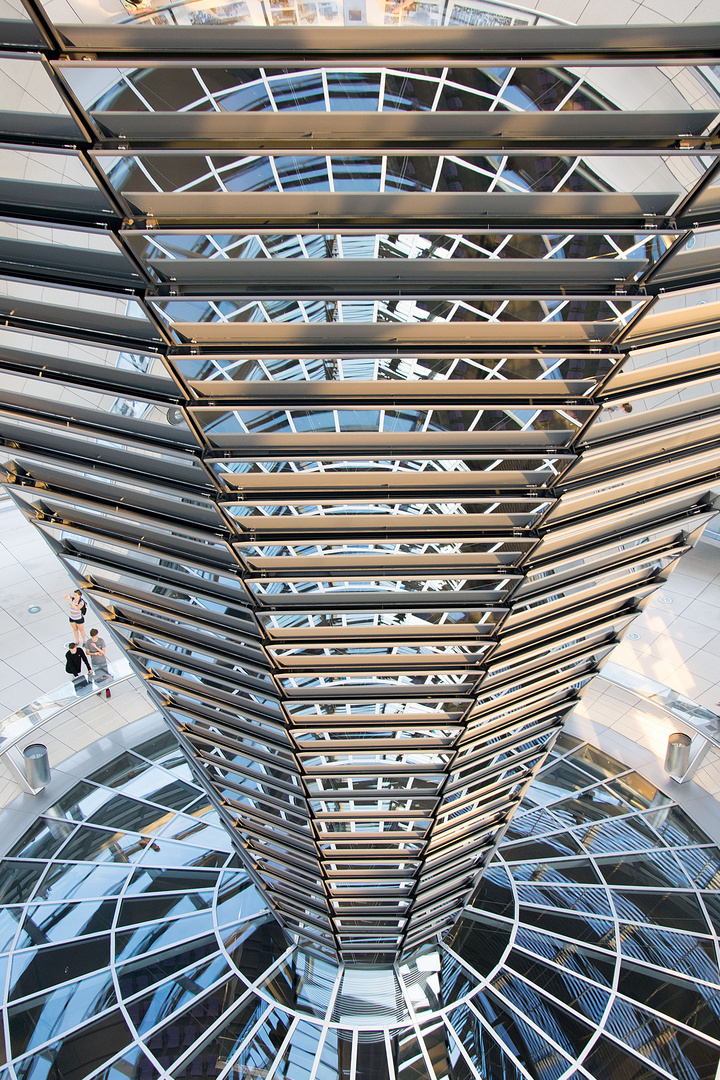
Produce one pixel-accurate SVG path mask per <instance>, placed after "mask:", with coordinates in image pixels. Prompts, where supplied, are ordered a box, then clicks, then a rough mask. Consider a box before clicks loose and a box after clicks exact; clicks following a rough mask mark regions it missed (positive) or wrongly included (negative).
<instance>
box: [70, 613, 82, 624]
mask: <svg viewBox="0 0 720 1080" xmlns="http://www.w3.org/2000/svg"><path fill="white" fill-rule="evenodd" d="M68 622H71V623H75V625H76V626H80V625H81V624H82V623H84V622H85V616H84V615H81V616H80V618H79V619H73V617H72V615H71V616H70V618H69V619H68Z"/></svg>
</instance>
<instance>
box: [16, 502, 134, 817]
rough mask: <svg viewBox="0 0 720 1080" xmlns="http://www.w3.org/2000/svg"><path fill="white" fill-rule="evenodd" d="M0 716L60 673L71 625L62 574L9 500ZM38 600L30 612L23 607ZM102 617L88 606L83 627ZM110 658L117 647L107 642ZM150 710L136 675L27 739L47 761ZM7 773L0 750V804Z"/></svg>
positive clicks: (48, 686) (68, 584) (56, 761)
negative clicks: (38, 746)
mask: <svg viewBox="0 0 720 1080" xmlns="http://www.w3.org/2000/svg"><path fill="white" fill-rule="evenodd" d="M0 586H1V587H0V717H4V716H7V715H8V714H9V713H12V712H15V710H16V709H21V708H22V707H23V706H24V705H27V704H29V702H31V701H33V700H34V699H35V698H36V697H38V696H39V695H40V694H42V693H44V692H45V691H47V690H52V689H53V688H54V687H56V686H59V685H60V684H61V683H63V682H65V681H66V680H67V675H66V674H65V653H66V651H67V646H68V642H69V641H71V640H72V631H71V629H70V624H69V622H68V616H67V606H68V605H67V601H66V600H63V596H64V594H65V593H68V592H71V591H72V589H73V588H74V587H75V583H74V582H73V580H72V578H71V577H70V575H69V574H68V573H67V572H66V571H65V570H64V569H63V567H62V565H61V564H60V562H59V561H58V559H57V558H56V557H55V555H54V554H53V552H52V551H51V550H50V548H49V547H48V545H47V544H46V543H45V541H44V540H43V538H42V537H41V536H39V535H38V533H37V531H36V530H35V528H34V526H32V525H30V524H28V522H26V521H25V519H24V518H23V516H22V514H21V513H20V511H19V510H17V509H16V508H15V507H14V505H12V504H11V503H2V504H0ZM31 607H38V608H39V609H40V610H39V611H37V612H35V613H31V612H30V611H29V610H28V609H29V608H31ZM94 625H95V626H97V627H98V629H100V630H101V636H102V629H101V628H102V621H101V620H100V619H99V618H97V617H93V614H92V610H91V609H89V610H88V613H87V615H86V617H85V629H86V633H87V631H88V630H89V629H90V627H92V626H94ZM107 651H108V656H109V658H110V659H111V660H113V659H116V657H117V656H118V655H119V654H118V652H117V650H116V649H115V648H114V647H113V646H112V645H109V646H108V650H107ZM154 711H155V706H154V705H152V704H151V702H150V700H149V698H148V696H147V694H146V693H145V691H144V690H143V688H142V681H141V680H140V679H137V678H135V679H131V680H129V681H128V682H123V683H119V684H117V685H116V686H114V687H113V688H112V697H111V698H109V699H108V698H106V697H100V698H99V697H96V696H95V695H94V694H93V695H92V696H91V697H89V698H86V699H85V700H84V701H79V702H78V704H77V705H75V706H74V707H73V708H72V709H68V710H66V711H65V712H63V713H61V714H60V715H59V716H58V717H56V718H55V719H54V720H51V721H50V722H49V723H47V724H45V725H43V727H42V728H39V729H37V728H36V729H35V730H34V732H33V735H32V737H31V738H28V740H27V742H28V743H30V742H43V743H44V744H45V745H46V746H47V748H48V755H49V758H50V765H51V768H55V767H56V766H58V765H60V764H61V763H62V762H64V761H66V760H67V759H68V758H70V757H71V756H72V755H73V754H75V753H76V752H77V751H78V750H82V749H83V748H84V747H86V746H88V745H89V744H90V743H93V742H95V741H96V740H97V739H100V738H102V737H103V736H106V735H109V734H110V732H112V731H116V730H117V729H118V728H122V727H124V726H125V725H126V724H129V723H132V722H133V721H135V720H138V719H140V718H142V717H144V716H150V714H152V713H153V712H154ZM20 792H21V788H20V787H19V785H18V784H17V782H16V781H15V779H14V777H13V773H12V771H11V770H9V769H8V766H7V764H6V763H5V762H4V761H3V760H2V758H0V806H5V805H7V803H8V802H10V801H11V800H12V799H14V798H15V797H16V796H17V795H18V794H20Z"/></svg>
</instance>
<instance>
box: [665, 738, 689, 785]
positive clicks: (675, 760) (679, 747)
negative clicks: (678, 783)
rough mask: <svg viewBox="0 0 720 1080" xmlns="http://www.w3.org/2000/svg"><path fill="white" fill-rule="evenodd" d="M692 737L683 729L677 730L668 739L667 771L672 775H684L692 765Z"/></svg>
mask: <svg viewBox="0 0 720 1080" xmlns="http://www.w3.org/2000/svg"><path fill="white" fill-rule="evenodd" d="M691 745H692V739H691V738H690V736H689V735H686V734H685V733H684V732H682V731H675V732H673V734H672V735H671V736H670V738H669V739H668V744H667V752H666V754H665V772H666V773H669V774H670V776H684V775H685V773H686V772H687V771H688V767H689V765H690V747H691Z"/></svg>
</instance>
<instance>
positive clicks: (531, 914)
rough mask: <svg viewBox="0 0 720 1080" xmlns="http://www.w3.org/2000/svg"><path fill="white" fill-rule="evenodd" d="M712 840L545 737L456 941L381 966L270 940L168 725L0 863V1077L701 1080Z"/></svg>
mask: <svg viewBox="0 0 720 1080" xmlns="http://www.w3.org/2000/svg"><path fill="white" fill-rule="evenodd" d="M719 887H720V851H719V850H718V847H717V846H716V845H715V844H713V843H712V842H711V841H710V840H709V839H708V838H707V837H706V836H705V835H704V834H703V833H702V832H701V831H700V830H699V829H698V828H697V826H696V825H695V824H694V823H693V822H692V821H691V820H690V818H689V817H688V816H687V814H686V813H685V812H684V811H683V810H681V809H680V808H679V807H678V806H676V805H675V804H674V803H673V802H672V800H671V799H670V798H669V797H668V796H667V795H665V794H663V793H662V792H660V791H658V790H657V789H656V788H655V787H653V786H652V785H651V784H649V783H648V782H647V781H645V780H644V779H643V778H642V777H640V776H639V775H638V774H636V773H633V772H631V771H629V770H627V769H625V768H624V766H623V765H622V764H621V763H620V762H618V761H614V760H613V759H611V758H608V757H607V756H606V755H605V754H603V753H601V752H600V751H598V750H596V749H593V748H592V747H591V746H589V745H587V744H583V743H580V742H578V740H576V739H572V738H570V737H568V736H564V737H561V741H560V742H559V743H558V745H557V748H556V751H555V752H554V753H553V754H552V755H551V757H550V759H549V761H548V764H547V766H546V768H545V769H544V770H543V772H542V773H541V774H540V777H539V778H538V780H537V781H536V782H535V784H534V785H533V787H532V788H531V790H530V793H529V796H528V797H527V798H526V799H525V801H524V803H523V805H522V807H521V809H520V811H519V812H518V814H517V816H516V817H515V819H514V821H513V824H512V827H511V829H510V831H509V832H508V834H507V837H506V839H505V842H504V843H503V845H502V848H501V851H500V853H499V855H498V856H497V857H496V859H495V860H494V862H493V864H492V866H491V867H490V868H489V870H488V872H487V874H486V876H485V879H484V881H483V883H482V885H481V886H480V888H479V889H478V891H477V893H476V895H475V896H474V898H473V902H472V904H471V905H469V907H468V908H467V909H466V911H465V914H464V916H463V918H462V919H461V921H460V922H459V923H458V924H457V926H456V927H455V929H454V931H453V933H452V934H451V935H450V936H449V937H448V938H447V939H446V940H445V941H443V942H442V943H437V942H434V943H431V944H430V945H428V946H427V947H425V948H424V949H423V950H421V951H420V952H419V953H417V954H416V955H414V956H413V957H412V958H411V959H410V960H409V961H408V962H406V963H403V964H401V965H399V966H398V967H397V968H396V969H394V970H393V969H382V970H375V969H371V970H362V969H350V968H348V969H344V970H343V969H340V968H338V967H336V966H334V965H333V964H331V963H328V962H327V961H323V960H319V959H318V958H316V957H313V956H311V955H309V954H308V953H306V952H305V951H304V950H303V949H301V948H298V947H297V946H296V945H294V944H292V943H290V942H288V940H287V939H286V938H285V936H284V935H283V933H282V932H281V931H280V929H279V927H278V925H277V924H276V922H275V921H274V919H273V918H272V916H271V915H270V914H269V912H268V911H267V910H266V909H265V907H264V905H263V901H262V898H261V897H260V895H259V894H258V892H257V891H256V889H255V888H254V887H253V886H252V884H251V883H250V881H249V879H248V877H247V875H246V874H245V872H244V871H243V870H242V868H241V867H240V865H239V863H238V861H237V857H236V856H235V855H233V854H232V853H231V851H230V846H229V843H228V840H227V838H226V836H225V833H224V832H223V830H222V829H221V828H220V827H219V826H218V824H217V821H216V818H215V816H214V813H213V811H212V810H210V809H209V807H208V805H207V801H206V798H205V796H204V795H203V794H202V793H201V792H200V790H199V789H198V788H197V787H196V785H195V784H194V783H193V781H192V779H191V776H190V772H189V769H188V766H187V765H186V764H185V762H184V760H183V758H182V756H181V754H180V752H179V751H178V749H177V747H176V744H175V742H174V739H173V737H172V735H170V733H168V734H163V735H160V736H157V737H155V738H152V739H150V740H149V741H146V742H145V743H143V744H142V745H139V746H138V747H137V748H136V749H135V750H134V751H133V752H125V753H122V754H120V755H119V756H118V757H116V758H115V759H114V760H112V761H111V762H110V763H109V764H106V765H104V766H103V767H102V768H100V769H98V770H97V771H96V772H94V773H92V774H91V775H89V776H87V778H86V779H85V780H83V781H82V782H80V783H77V784H75V786H73V787H72V788H71V789H70V790H69V791H68V792H67V793H66V794H65V795H64V796H63V797H62V798H60V799H59V800H58V801H57V802H56V803H55V804H54V805H53V806H51V807H50V808H49V809H47V810H46V811H45V813H44V814H42V815H41V816H40V817H39V818H38V819H37V821H36V823H35V825H34V826H33V828H32V829H30V830H29V831H28V832H27V833H26V834H25V835H24V836H23V837H22V838H21V839H20V840H19V841H18V842H16V843H15V844H14V845H13V846H12V848H11V849H10V851H9V852H8V853H7V855H6V857H5V858H4V860H3V861H2V863H1V864H0V899H1V900H2V904H3V907H2V909H1V910H0V946H1V948H2V957H1V958H0V964H1V965H2V974H3V986H4V1023H5V1042H6V1047H7V1050H6V1055H5V1058H4V1059H3V1063H2V1064H1V1065H0V1080H10V1078H18V1080H45V1078H47V1080H81V1078H90V1077H98V1078H100V1077H102V1078H103V1080H128V1078H132V1080H140V1078H147V1080H151V1078H156V1077H166V1078H167V1077H171V1078H173V1080H180V1078H185V1077H187V1078H190V1077H198V1078H203V1077H208V1078H210V1077H212V1078H214V1080H219V1078H225V1077H228V1078H230V1080H240V1078H241V1077H242V1078H249V1077H253V1078H256V1077H262V1078H265V1080H273V1078H277V1080H282V1078H287V1080H385V1078H396V1080H426V1078H430V1080H520V1078H523V1080H529V1078H533V1080H535V1078H537V1080H560V1078H570V1077H573V1078H575V1077H578V1078H579V1077H586V1078H598V1080H600V1078H602V1080H654V1078H656V1077H667V1078H669V1080H716V1076H717V1074H718V1063H719V1061H720V951H719V950H720V945H719V941H718V935H719V934H720V893H719V892H718V888H719Z"/></svg>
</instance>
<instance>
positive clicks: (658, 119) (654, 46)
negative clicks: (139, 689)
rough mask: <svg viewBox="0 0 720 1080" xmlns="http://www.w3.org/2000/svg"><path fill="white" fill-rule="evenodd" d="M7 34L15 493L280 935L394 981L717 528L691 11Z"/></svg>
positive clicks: (1, 349) (712, 319)
mask: <svg viewBox="0 0 720 1080" xmlns="http://www.w3.org/2000/svg"><path fill="white" fill-rule="evenodd" d="M27 10H28V18H27V19H26V20H24V21H23V20H20V19H18V20H17V21H16V22H10V21H5V22H4V23H3V22H0V29H2V31H3V32H4V48H5V66H4V72H5V76H4V77H5V80H6V83H7V84H8V88H9V84H13V85H23V86H27V85H32V87H33V93H34V96H35V98H38V97H39V98H40V99H41V101H42V103H43V105H42V108H40V107H37V108H36V111H32V109H31V108H29V107H28V106H27V100H28V98H29V95H28V94H26V95H25V96H20V97H18V98H17V104H13V102H14V99H13V97H12V94H11V93H8V95H6V99H7V100H9V102H10V107H9V108H8V109H7V111H6V112H4V113H2V115H1V116H0V127H1V130H2V132H3V136H2V138H3V143H4V145H5V148H6V149H5V150H4V151H3V157H2V161H3V172H2V178H0V220H1V221H2V223H3V227H2V233H1V234H0V278H1V281H2V295H0V317H1V319H2V324H3V325H4V329H3V330H2V331H1V333H0V372H1V376H0V378H1V381H2V404H1V405H0V435H1V436H2V446H3V456H2V461H3V463H4V469H5V482H6V484H7V488H8V490H9V491H10V492H11V494H12V495H13V497H14V498H15V500H16V501H17V503H18V505H19V506H20V507H21V508H22V509H23V511H24V512H25V514H26V515H27V516H28V517H29V518H30V519H31V520H33V521H34V522H35V523H36V524H37V526H38V528H39V529H40V530H41V531H42V533H43V534H44V535H45V537H46V538H47V540H48V542H49V543H50V544H51V545H52V546H53V547H54V548H55V550H56V551H57V553H58V556H59V557H60V558H61V559H62V560H63V562H64V563H65V565H66V566H67V567H68V568H69V570H70V571H71V572H72V573H73V575H74V576H75V578H76V579H77V581H78V582H79V583H80V584H81V585H82V587H83V588H84V589H86V590H87V595H88V596H89V597H90V598H91V600H92V603H93V604H94V606H95V608H96V610H97V611H98V612H100V613H102V615H103V617H104V618H105V619H106V620H107V626H108V629H109V630H111V631H112V633H113V634H114V637H115V639H116V640H117V641H118V642H120V643H121V644H122V645H123V646H124V648H125V649H126V651H127V654H128V656H129V657H130V659H131V660H132V662H133V663H134V664H135V665H136V667H137V669H138V670H139V671H140V672H142V674H143V675H144V676H145V678H146V685H147V687H148V689H149V691H150V692H151V694H152V695H153V696H154V697H155V698H156V699H157V700H158V702H159V703H160V704H161V706H162V708H163V710H164V713H165V716H166V717H167V718H168V720H169V721H170V723H171V724H172V726H173V727H174V728H175V730H176V731H177V733H178V735H179V738H180V741H181V744H182V745H183V747H184V748H185V750H186V752H187V754H188V756H189V759H190V760H191V761H192V763H193V766H194V768H195V770H196V773H197V775H198V777H199V778H200V779H201V781H202V783H203V784H204V785H205V787H206V788H207V789H208V790H209V792H210V794H211V797H212V798H213V800H214V802H215V805H216V806H217V807H218V808H219V810H220V812H221V815H222V818H223V820H224V822H225V823H226V825H227V827H228V829H229V830H230V832H231V834H232V836H233V838H234V843H235V844H236V847H237V849H238V851H239V852H240V853H241V855H242V858H243V860H244V862H245V865H246V866H247V867H248V869H249V871H250V873H251V875H252V876H253V879H254V881H255V882H256V884H257V885H258V886H259V887H261V888H262V890H263V892H264V894H265V896H266V897H267V900H268V903H269V905H270V906H271V907H272V909H273V910H274V911H275V913H276V915H277V917H278V918H279V920H280V921H281V923H282V924H283V926H284V927H285V928H286V930H287V931H288V932H289V933H291V934H292V935H295V936H296V937H297V938H298V940H300V941H301V942H302V943H303V944H305V945H306V946H307V947H308V948H310V949H316V950H320V951H321V952H325V953H331V954H333V955H336V956H338V957H339V958H340V959H342V960H344V961H347V962H352V963H359V964H389V963H392V962H393V961H394V960H396V959H397V958H398V957H400V956H403V955H406V954H407V953H408V952H409V951H410V950H413V949H416V948H417V947H418V946H421V945H423V944H424V943H426V942H428V941H430V940H432V939H434V938H435V937H436V936H437V935H440V934H443V933H444V932H446V931H447V930H448V928H449V927H450V926H452V924H453V922H454V921H455V919H456V918H457V916H458V914H459V913H460V912H461V911H462V908H463V905H464V903H465V901H466V898H467V897H468V896H469V895H470V893H471V891H472V890H473V888H474V887H475V886H476V884H477V882H478V881H479V879H480V877H481V876H482V873H483V870H484V868H485V866H486V865H487V862H488V860H489V858H490V857H491V855H492V853H493V851H494V850H495V848H496V846H497V843H498V842H499V840H500V838H501V836H502V834H503V831H504V829H505V828H506V826H507V824H508V822H509V820H510V818H511V816H512V813H513V810H514V809H515V807H516V806H517V805H518V803H519V801H520V799H521V798H522V795H523V793H524V791H525V790H526V788H527V786H528V784H529V783H530V781H531V779H532V777H533V775H534V774H535V773H536V771H537V770H538V769H539V767H540V766H541V765H542V763H543V761H544V760H545V757H546V755H547V753H548V751H549V749H550V747H551V746H552V743H553V740H554V738H555V736H556V735H557V733H558V731H559V730H560V727H561V726H562V723H563V720H564V718H565V717H566V716H567V714H568V713H569V712H570V711H571V710H572V709H573V707H574V705H575V704H576V702H577V700H578V696H579V694H580V693H581V691H582V688H583V687H584V686H585V685H586V684H587V683H588V681H589V680H590V679H591V678H592V677H593V675H594V673H595V672H596V671H597V670H598V668H599V666H600V665H601V664H602V662H603V660H604V658H605V657H606V656H607V654H608V653H609V652H610V650H611V649H612V648H613V645H614V644H615V642H616V641H617V640H618V637H619V635H621V634H622V632H623V630H624V629H625V628H626V627H627V625H628V624H629V622H630V621H631V620H632V618H633V616H634V615H635V614H636V613H637V612H638V611H639V610H640V608H641V607H642V605H643V604H644V602H645V601H646V600H647V598H648V597H649V596H650V594H651V593H652V592H653V590H654V589H655V588H656V587H657V586H658V585H659V584H661V583H662V582H663V581H664V580H665V578H666V577H667V575H668V573H669V572H670V570H671V569H672V567H673V565H674V564H675V562H676V561H677V559H678V558H679V556H680V555H681V554H682V552H683V551H684V550H686V548H687V547H688V546H689V545H690V544H692V543H693V541H694V539H696V538H697V536H698V535H699V533H700V532H701V530H702V528H703V526H704V524H705V523H706V521H707V520H708V518H709V517H710V516H711V514H712V513H713V512H714V511H713V504H712V497H711V490H712V487H713V485H714V484H715V483H716V481H717V477H718V473H719V472H720V462H719V460H718V452H717V444H718V434H719V426H720V381H719V380H718V365H719V363H720V353H718V352H717V351H716V349H717V336H718V332H719V331H720V322H719V320H720V300H718V292H717V284H718V273H719V268H718V259H717V252H718V246H717V244H718V229H719V228H720V182H719V180H718V170H717V166H716V159H717V154H718V149H719V148H720V140H719V139H718V130H717V129H718V108H719V103H720V93H719V92H718V83H717V78H716V76H715V74H714V71H713V68H712V65H713V64H717V63H718V62H719V61H720V34H719V31H718V27H716V26H705V27H698V26H693V27H688V26H679V27H678V26H667V27H653V28H649V27H632V28H627V27H623V28H622V33H621V34H620V32H619V30H618V29H617V28H601V27H589V28H587V27H586V28H570V27H567V28H552V29H551V30H550V29H544V28H540V27H538V28H534V29H533V30H532V32H531V31H530V30H527V31H526V30H523V29H522V28H513V29H512V31H505V30H502V29H496V28H493V29H489V30H488V29H483V30H482V31H480V30H472V29H463V30H462V32H460V31H458V30H457V28H452V27H446V28H443V29H442V30H439V31H436V32H432V33H429V32H428V31H422V30H417V29H411V28H405V29H402V28H400V29H393V30H392V32H388V31H386V30H382V29H377V28H367V27H366V28H361V29H357V30H355V29H353V30H350V29H348V30H345V29H338V30H327V31H323V30H307V29H303V28H298V27H295V28H285V27H274V28H270V29H263V28H258V27H223V28H222V30H218V28H216V27H212V26H196V27H191V26H174V27H171V26H151V25H146V24H142V23H137V22H132V21H131V22H128V23H125V24H121V25H105V26H87V25H78V26H53V25H52V24H51V23H50V21H49V20H48V19H47V17H46V15H45V13H44V12H43V10H42V9H41V8H40V7H39V6H35V5H32V6H28V9H27ZM658 65H662V67H661V66H658ZM581 69H582V71H581ZM620 69H621V70H622V71H623V74H624V79H623V80H618V81H619V82H621V88H620V89H619V90H618V91H617V93H616V94H615V93H613V90H612V86H613V79H614V75H613V73H614V72H617V71H618V70H620ZM648 78H650V79H651V81H653V85H656V86H659V88H660V90H661V91H662V93H663V94H664V98H663V100H664V101H665V102H666V103H667V104H666V105H663V107H662V108H658V109H650V108H648V107H647V106H646V105H645V104H644V102H645V98H644V97H643V96H642V95H640V94H639V93H634V92H633V89H632V88H633V86H635V87H638V86H640V85H641V84H645V83H646V82H647V79H648ZM522 95H524V96H522ZM521 96H522V107H521V105H519V104H518V102H519V101H520V100H521ZM343 104H344V105H345V108H343ZM308 109H309V110H311V111H306V110H308Z"/></svg>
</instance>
